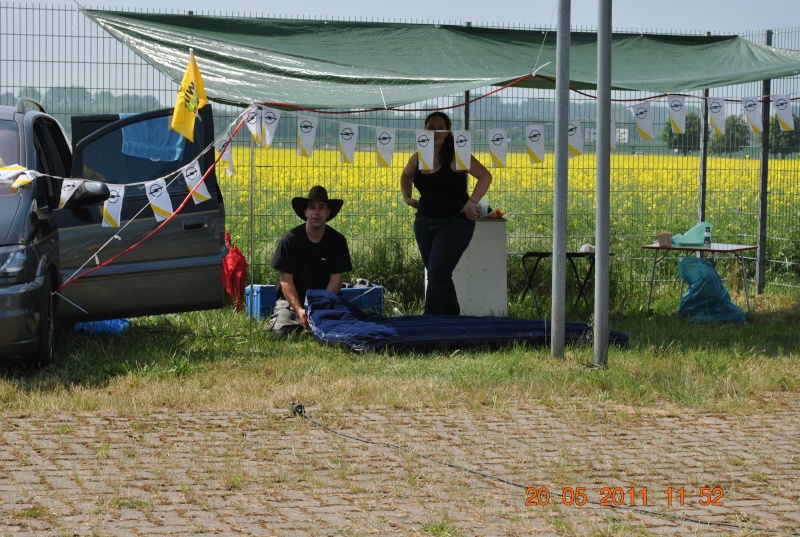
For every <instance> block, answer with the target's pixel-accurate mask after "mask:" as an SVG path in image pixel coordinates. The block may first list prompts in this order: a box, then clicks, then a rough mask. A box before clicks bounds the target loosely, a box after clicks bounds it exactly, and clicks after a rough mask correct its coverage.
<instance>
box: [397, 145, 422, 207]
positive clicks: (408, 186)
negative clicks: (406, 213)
mask: <svg viewBox="0 0 800 537" xmlns="http://www.w3.org/2000/svg"><path fill="white" fill-rule="evenodd" d="M416 168H417V153H416V151H415V152H414V154H413V155H411V157H409V159H408V163H407V164H406V167H405V168H403V173H402V174H401V175H400V192H401V193H402V194H403V201H404V202H405V203H406V204H408V205H410V206H412V207H419V201H417V200H416V199H414V198H413V197H412V188H413V181H414V172H415V171H416Z"/></svg>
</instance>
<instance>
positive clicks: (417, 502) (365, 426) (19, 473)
mask: <svg viewBox="0 0 800 537" xmlns="http://www.w3.org/2000/svg"><path fill="white" fill-rule="evenodd" d="M307 416H308V419H305V420H304V419H302V418H299V417H294V416H291V415H289V412H288V411H287V410H283V409H281V410H269V411H255V410H254V411H237V412H197V413H172V412H170V413H163V414H147V415H141V416H123V415H109V414H104V413H85V412H81V413H67V414H56V415H9V414H6V415H4V416H3V420H2V430H1V431H0V535H14V536H18V535H36V536H41V535H53V536H67V535H93V536H94V535H98V536H104V535H148V536H150V535H265V536H271V535H279V536H284V535H285V536H306V535H309V536H325V535H440V536H441V535H462V536H471V535H533V534H535V535H539V534H541V535H695V534H697V535H748V536H751V535H774V534H778V535H782V534H792V533H800V484H798V475H800V442H798V440H799V439H800V434H799V433H798V431H800V412H781V413H780V414H776V415H755V416H752V415H751V416H747V417H731V416H726V415H700V416H682V415H677V414H673V413H669V412H664V411H662V412H658V411H647V410H643V411H633V410H632V409H625V408H619V407H615V408H602V409H599V410H598V409H593V408H591V405H589V404H588V403H587V404H585V405H583V406H580V405H575V406H574V407H572V408H555V409H554V408H551V407H544V406H538V405H534V404H531V405H524V408H512V409H508V410H503V411H500V410H497V411H494V410H479V411H474V410H472V411H468V410H466V409H453V410H450V411H448V412H441V411H439V412H432V411H429V410H427V409H425V408H414V409H402V410H401V409H390V408H370V409H361V410H360V409H348V410H347V411H341V412H338V413H336V412H332V411H326V412H324V413H323V412H322V411H320V412H319V414H315V412H314V409H313V408H311V409H307ZM331 429H332V430H334V431H337V432H339V433H342V434H345V435H350V436H352V437H357V438H358V439H362V440H366V441H369V442H372V443H368V442H364V441H360V440H357V439H355V438H350V437H346V436H342V435H341V434H336V433H334V432H332V431H331ZM398 448H401V449H398ZM432 459H435V460H432ZM443 463H446V464H443ZM482 474H483V475H482ZM528 487H534V489H535V490H531V489H529V488H528ZM579 487H585V488H579ZM645 491H646V492H645ZM584 501H585V503H584ZM526 502H527V503H529V504H533V505H526ZM569 503H572V505H567V504H569ZM601 503H604V504H607V505H601ZM578 504H583V505H578ZM703 504H706V505H703Z"/></svg>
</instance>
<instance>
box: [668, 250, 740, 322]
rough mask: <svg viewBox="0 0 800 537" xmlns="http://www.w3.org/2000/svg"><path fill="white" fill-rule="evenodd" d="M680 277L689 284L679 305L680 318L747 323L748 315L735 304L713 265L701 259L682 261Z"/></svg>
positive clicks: (685, 259)
mask: <svg viewBox="0 0 800 537" xmlns="http://www.w3.org/2000/svg"><path fill="white" fill-rule="evenodd" d="M678 274H680V275H681V277H682V278H683V279H684V280H686V283H688V284H689V288H688V289H687V290H686V292H685V293H683V296H682V297H681V302H680V304H679V305H678V315H680V316H681V317H683V318H685V319H688V320H690V321H693V322H720V323H723V322H737V323H743V322H745V320H746V318H745V316H744V311H742V308H740V307H739V306H737V305H736V304H734V303H733V301H732V300H731V296H730V295H729V294H728V290H727V289H725V286H724V285H723V284H722V278H720V277H719V274H717V270H716V269H715V268H714V266H713V265H712V264H711V263H709V262H708V261H706V260H705V259H701V258H699V257H694V256H689V257H682V258H681V259H680V260H679V261H678Z"/></svg>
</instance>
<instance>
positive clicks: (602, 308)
mask: <svg viewBox="0 0 800 537" xmlns="http://www.w3.org/2000/svg"><path fill="white" fill-rule="evenodd" d="M597 22H598V24H597V207H596V208H595V213H596V216H595V218H596V221H597V222H596V226H595V239H594V240H595V254H594V257H595V273H594V365H595V367H605V366H606V362H607V360H608V309H609V308H608V302H609V300H608V295H609V291H608V289H609V284H610V275H609V236H610V218H609V213H610V207H611V0H598V4H597Z"/></svg>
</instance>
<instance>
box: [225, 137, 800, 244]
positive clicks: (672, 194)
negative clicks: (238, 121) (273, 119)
mask: <svg viewBox="0 0 800 537" xmlns="http://www.w3.org/2000/svg"><path fill="white" fill-rule="evenodd" d="M252 155H253V156H254V158H253V160H252V163H253V164H252V166H251V150H250V149H247V148H237V149H236V150H235V152H234V161H235V163H236V174H235V175H234V176H232V177H228V176H226V174H225V173H224V172H219V173H218V175H219V178H220V182H221V184H222V185H223V190H224V192H225V194H226V197H227V199H226V201H227V204H228V214H229V224H230V226H231V228H232V229H233V230H235V231H236V233H238V234H243V233H245V232H246V231H247V230H248V226H249V215H250V214H251V213H252V214H253V215H254V216H255V218H256V221H257V224H256V227H257V228H258V234H259V238H260V239H275V238H277V237H279V236H280V235H281V234H282V233H283V232H284V231H285V230H286V229H288V228H289V227H291V226H292V225H295V224H296V223H297V218H296V216H294V214H293V212H292V211H291V208H290V205H289V200H290V199H291V198H292V197H293V196H297V195H304V194H305V193H307V192H308V190H309V188H310V187H311V186H313V185H315V184H322V185H324V186H326V187H327V188H328V190H329V191H330V193H331V195H332V196H335V197H341V198H343V199H344V200H345V206H344V209H343V210H342V213H341V216H340V217H339V218H337V228H341V229H342V230H343V231H345V232H346V233H347V234H348V236H349V237H352V238H354V239H372V238H386V237H392V238H402V237H410V236H411V221H412V216H413V211H412V210H411V209H410V208H409V207H408V206H406V205H405V204H404V203H403V202H402V199H401V196H400V190H399V177H400V172H401V170H402V167H403V166H404V165H405V163H406V161H407V158H408V154H399V153H396V154H395V155H394V160H393V163H392V167H390V168H380V167H378V165H377V159H376V157H375V153H374V152H372V151H368V150H365V151H358V152H357V153H356V162H355V164H352V165H350V164H343V163H340V162H339V153H338V151H336V150H334V149H316V150H315V151H314V153H313V155H312V157H311V158H308V157H302V156H298V155H297V153H296V151H295V149H294V148H291V149H288V148H256V149H254V150H252ZM476 157H477V158H479V159H480V160H481V161H482V162H484V163H490V162H491V160H490V159H489V158H488V155H482V154H476ZM507 164H508V166H507V167H506V168H490V169H491V171H492V172H493V174H494V177H495V179H494V182H493V183H492V187H491V190H490V192H489V194H488V196H487V199H488V200H489V203H490V205H492V206H493V207H499V208H502V209H504V210H506V211H508V213H509V215H508V221H509V235H510V237H513V238H514V239H518V240H527V239H547V238H549V237H550V233H551V228H552V203H553V196H552V192H553V162H552V155H548V157H547V160H546V162H545V163H544V164H543V165H533V164H530V163H529V161H528V158H527V155H525V154H520V153H512V154H509V156H508V162H507ZM699 175H700V173H699V158H698V157H697V156H679V155H643V156H637V155H627V154H615V155H612V159H611V207H610V211H611V226H612V235H613V236H614V237H615V240H617V241H619V242H627V241H628V240H629V239H630V240H633V243H634V245H635V246H636V247H638V246H640V245H641V244H640V243H641V241H642V240H650V239H651V238H652V237H654V236H655V234H656V233H657V232H658V231H660V230H662V229H663V230H668V231H671V232H673V233H679V232H682V231H685V230H687V229H688V228H690V227H691V226H692V225H694V224H695V223H696V222H697V215H698V191H699ZM770 180H771V182H772V188H771V191H770V198H769V203H770V205H769V211H770V214H772V215H776V216H777V217H781V218H776V220H785V218H786V217H790V218H792V219H795V218H797V217H798V204H797V202H798V198H797V196H798V189H799V188H800V187H798V184H800V162H798V160H796V159H791V160H774V161H772V170H771V173H770ZM759 181H760V179H759V162H758V161H757V160H755V159H737V158H722V157H713V158H710V159H709V161H708V172H707V201H706V215H707V216H706V220H707V221H709V222H711V223H712V224H713V226H714V232H715V236H717V237H718V238H719V240H723V239H724V240H728V241H734V240H735V239H736V238H737V237H746V236H753V235H754V234H755V233H756V225H757V217H756V215H757V206H758V190H759ZM251 187H252V196H251ZM595 190H596V173H595V157H594V155H582V156H580V157H576V158H573V159H571V160H570V172H569V184H568V192H569V196H568V200H569V202H568V211H569V235H570V237H574V238H575V240H576V241H583V240H584V239H588V238H591V237H592V236H593V235H594V222H595ZM251 202H252V210H251ZM779 231H780V230H779V229H778V228H776V234H778V235H779V234H780V233H779Z"/></svg>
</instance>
